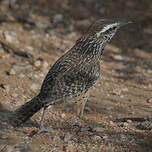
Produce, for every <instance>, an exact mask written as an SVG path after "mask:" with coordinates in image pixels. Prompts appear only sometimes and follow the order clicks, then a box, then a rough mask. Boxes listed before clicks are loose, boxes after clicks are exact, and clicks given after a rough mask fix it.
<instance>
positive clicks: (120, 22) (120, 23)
mask: <svg viewBox="0 0 152 152" xmlns="http://www.w3.org/2000/svg"><path fill="white" fill-rule="evenodd" d="M130 23H133V22H132V21H128V22H126V21H119V28H120V27H122V26H124V25H127V24H130Z"/></svg>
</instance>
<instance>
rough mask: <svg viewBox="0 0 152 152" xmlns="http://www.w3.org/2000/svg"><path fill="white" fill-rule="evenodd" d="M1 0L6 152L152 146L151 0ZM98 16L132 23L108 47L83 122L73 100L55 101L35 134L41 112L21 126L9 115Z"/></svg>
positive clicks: (0, 121) (1, 126)
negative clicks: (66, 102)
mask: <svg viewBox="0 0 152 152" xmlns="http://www.w3.org/2000/svg"><path fill="white" fill-rule="evenodd" d="M8 6H9V3H8V0H5V1H4V0H3V1H0V151H1V152H19V151H21V152H62V151H66V152H83V151H84V152H151V151H152V144H151V143H152V93H151V92H152V62H151V61H152V43H151V42H152V14H151V10H152V5H151V1H150V0H147V1H145V0H141V1H140V3H139V1H137V0H135V1H130V0H126V1H122V0H117V2H115V1H112V0H108V1H106V2H104V1H100V0H88V1H85V0H78V1H74V0H71V1H69V0H63V1H61V0H57V1H56V2H54V1H53V0H49V1H42V0H38V1H37V2H35V4H34V5H33V7H30V6H31V1H26V2H25V1H22V4H20V5H19V4H18V3H17V1H12V3H11V6H10V8H9V7H8ZM99 18H122V19H126V20H132V21H133V22H134V23H133V24H132V25H128V26H126V27H124V28H122V29H121V30H120V32H118V33H117V35H116V36H115V37H114V39H113V40H112V42H111V43H110V44H109V45H107V47H106V49H105V51H104V54H103V57H102V58H103V62H102V70H101V73H102V77H101V81H100V82H99V83H98V84H97V85H96V86H95V87H94V88H93V90H92V92H91V96H90V98H89V101H88V103H87V105H86V107H85V111H84V120H82V121H81V122H80V124H81V127H78V126H75V125H73V123H75V121H76V120H75V119H73V118H74V117H75V112H74V110H73V109H72V107H71V106H69V105H64V106H56V107H53V106H52V107H50V108H49V109H48V110H47V114H46V119H45V125H46V126H49V125H52V126H53V129H52V131H50V132H48V133H42V134H35V135H33V136H31V135H32V133H33V130H38V128H37V124H38V123H39V121H40V118H41V114H42V111H40V112H38V113H37V114H35V115H34V116H33V117H32V118H31V120H30V121H28V122H27V123H26V124H24V125H23V126H22V127H20V128H17V129H12V128H8V127H7V126H8V124H6V123H5V120H6V119H7V115H8V114H10V113H11V111H13V110H15V109H16V108H18V107H19V106H21V105H22V104H24V103H25V102H27V101H28V100H30V99H31V98H32V97H33V96H35V95H36V94H37V93H38V92H39V89H40V86H41V83H42V81H43V79H44V77H45V75H46V73H47V72H48V70H49V69H50V67H51V66H52V65H53V64H54V63H55V61H56V60H57V59H58V58H59V57H60V56H61V55H63V54H64V53H65V52H66V51H68V50H69V49H70V48H71V47H72V46H73V44H74V43H75V41H76V40H77V39H78V38H79V37H80V36H81V33H83V31H85V29H86V28H87V27H88V26H89V25H90V23H92V22H93V21H94V20H96V19H99Z"/></svg>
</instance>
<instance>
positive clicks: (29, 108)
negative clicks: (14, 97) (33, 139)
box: [10, 95, 44, 127]
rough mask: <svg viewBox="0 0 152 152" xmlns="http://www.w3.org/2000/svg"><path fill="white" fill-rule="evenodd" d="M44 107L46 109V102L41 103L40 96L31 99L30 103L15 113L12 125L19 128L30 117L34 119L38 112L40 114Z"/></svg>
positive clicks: (11, 121) (11, 120)
mask: <svg viewBox="0 0 152 152" xmlns="http://www.w3.org/2000/svg"><path fill="white" fill-rule="evenodd" d="M42 107H44V102H43V101H41V99H40V97H39V95H38V96H36V97H34V98H33V99H31V100H30V101H29V102H27V103H25V104H24V105H22V106H21V107H19V108H18V109H17V110H15V111H14V112H13V115H12V117H11V119H10V123H11V124H12V125H13V126H14V127H18V126H20V125H21V124H23V123H24V122H26V121H27V120H28V119H29V118H30V117H32V116H33V115H34V114H35V113H36V112H38V111H39V110H40V109H41V108H42Z"/></svg>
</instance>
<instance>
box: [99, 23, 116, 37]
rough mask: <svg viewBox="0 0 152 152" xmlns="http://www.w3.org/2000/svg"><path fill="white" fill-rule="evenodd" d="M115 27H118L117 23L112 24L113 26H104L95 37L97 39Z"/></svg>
mask: <svg viewBox="0 0 152 152" xmlns="http://www.w3.org/2000/svg"><path fill="white" fill-rule="evenodd" d="M117 25H118V23H113V24H109V25H107V26H105V27H104V28H103V29H102V30H101V31H99V32H98V33H96V34H97V37H99V36H100V34H101V33H103V32H105V31H107V30H108V29H110V28H112V27H114V26H117Z"/></svg>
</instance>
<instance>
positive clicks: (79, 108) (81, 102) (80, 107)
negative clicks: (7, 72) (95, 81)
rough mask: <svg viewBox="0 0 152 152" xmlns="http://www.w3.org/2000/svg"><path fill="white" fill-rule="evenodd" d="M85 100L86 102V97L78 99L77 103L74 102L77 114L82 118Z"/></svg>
mask: <svg viewBox="0 0 152 152" xmlns="http://www.w3.org/2000/svg"><path fill="white" fill-rule="evenodd" d="M86 102H87V99H86V98H82V99H80V100H78V103H77V104H76V110H77V116H78V118H80V119H82V118H83V112H84V107H85V104H86Z"/></svg>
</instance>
